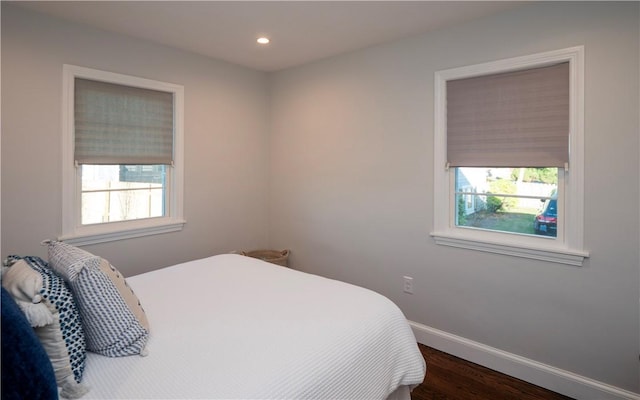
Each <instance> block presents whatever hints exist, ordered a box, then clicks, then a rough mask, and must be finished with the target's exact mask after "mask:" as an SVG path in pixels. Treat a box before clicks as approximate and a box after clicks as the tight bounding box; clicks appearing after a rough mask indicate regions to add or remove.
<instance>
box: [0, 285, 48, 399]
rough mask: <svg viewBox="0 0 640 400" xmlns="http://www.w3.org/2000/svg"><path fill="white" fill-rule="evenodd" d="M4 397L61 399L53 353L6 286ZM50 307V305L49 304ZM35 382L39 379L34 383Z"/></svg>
mask: <svg viewBox="0 0 640 400" xmlns="http://www.w3.org/2000/svg"><path fill="white" fill-rule="evenodd" d="M0 306H1V307H2V341H1V342H2V352H1V354H2V386H1V387H2V394H1V396H2V398H3V399H4V400H21V399H57V398H58V386H57V385H56V376H55V374H54V373H53V367H52V365H51V361H49V357H48V356H47V353H46V352H45V350H44V348H43V347H42V344H41V343H40V340H38V337H37V336H36V334H35V333H34V332H33V329H32V328H31V325H30V324H29V322H28V321H27V319H26V318H25V315H24V314H23V313H22V311H21V310H20V308H18V305H17V304H16V302H15V301H14V300H13V297H11V295H10V294H9V292H7V291H6V290H5V289H4V288H2V296H1V297H0ZM45 308H46V307H45ZM34 382H38V384H37V385H34V384H33V383H34Z"/></svg>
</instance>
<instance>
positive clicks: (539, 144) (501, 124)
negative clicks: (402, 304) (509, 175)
mask: <svg viewBox="0 0 640 400" xmlns="http://www.w3.org/2000/svg"><path fill="white" fill-rule="evenodd" d="M447 158H448V160H447V161H448V162H449V165H451V166H461V167H564V165H565V163H567V162H569V63H568V62H565V63H561V64H556V65H553V66H549V67H541V68H534V69H528V70H523V71H516V72H508V73H500V74H493V75H485V76H480V77H474V78H467V79H457V80H451V81H448V82H447Z"/></svg>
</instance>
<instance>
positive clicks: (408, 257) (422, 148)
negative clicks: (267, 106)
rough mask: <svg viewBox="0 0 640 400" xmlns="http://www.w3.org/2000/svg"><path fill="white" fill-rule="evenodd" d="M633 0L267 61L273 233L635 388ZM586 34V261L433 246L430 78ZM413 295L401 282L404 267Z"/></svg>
mask: <svg viewBox="0 0 640 400" xmlns="http://www.w3.org/2000/svg"><path fill="white" fill-rule="evenodd" d="M638 10H639V8H638V3H611V2H609V3H556V2H548V3H540V4H534V5H526V6H524V7H523V8H519V9H515V10H511V11H509V12H507V13H504V14H501V15H497V16H493V17H489V18H486V19H481V20H476V21H472V22H468V23H465V24H463V25H459V26H457V27H454V28H450V29H446V30H442V31H438V32H433V33H429V34H425V35H423V36H420V37H415V38H410V39H406V40H401V41H397V42H393V43H390V44H388V45H381V46H377V47H374V48H369V49H366V50H363V51H359V52H355V53H351V54H347V55H343V56H340V57H335V58H331V59H327V60H324V61H321V62H317V63H313V64H310V65H306V66H303V67H300V68H296V69H291V70H285V71H282V72H279V73H276V74H274V75H272V76H271V84H272V89H271V95H272V99H271V107H272V122H271V140H270V149H271V151H270V154H271V161H270V166H271V177H272V180H271V184H270V196H269V198H270V208H269V210H270V213H269V215H270V244H271V246H273V247H275V248H281V247H282V248H285V247H286V248H291V249H292V259H291V262H292V264H293V265H294V267H296V268H299V269H302V270H305V271H309V272H313V273H317V274H320V275H325V276H328V277H333V278H337V279H340V280H344V281H347V282H352V283H355V284H357V285H362V286H365V287H368V288H371V289H374V290H376V291H378V292H380V293H383V294H385V295H387V296H388V297H389V298H391V299H392V300H393V301H395V302H396V303H397V304H398V305H399V306H400V307H401V308H402V309H403V311H404V312H405V314H406V316H407V317H408V318H409V319H410V320H413V321H416V322H419V323H422V324H424V325H427V326H430V327H433V328H437V329H440V330H442V331H445V332H449V333H452V334H456V335H459V336H462V337H465V338H468V339H471V340H474V341H477V342H480V343H483V344H486V345H489V346H493V347H496V348H499V349H501V350H505V351H508V352H511V353H515V354H517V355H521V356H524V357H527V358H530V359H534V360H537V361H540V362H543V363H546V364H549V365H552V366H555V367H558V368H561V369H564V370H568V371H571V372H574V373H577V374H580V375H583V376H586V377H589V378H592V379H595V380H598V381H601V382H605V383H608V384H611V385H614V386H617V387H620V388H624V389H627V390H630V391H634V392H640V387H639V381H638V379H639V378H638V377H639V375H640V370H639V364H638V354H639V348H638V345H639V343H638V341H639V337H640V332H639V325H640V324H639V320H638V319H639V314H640V310H639V305H638V299H639V297H640V290H639V282H640V277H639V257H638V244H639V233H638V231H639V219H638V217H639V215H638V204H639V197H638V177H637V174H638V171H639V165H638V148H639V140H638V131H639V122H638V110H639V100H638V89H639V87H638V71H639V64H638V56H639V54H638V47H639V39H638V37H639V28H638V26H639V18H638V15H639V13H638ZM576 45H584V46H585V55H586V67H585V70H586V72H585V75H586V87H585V93H586V95H585V104H586V105H585V108H586V112H585V115H586V117H585V223H584V228H585V231H584V238H585V246H586V249H587V250H589V251H590V253H591V257H590V259H588V260H587V261H586V262H585V264H584V266H583V267H572V266H567V265H560V264H553V263H546V262H537V261H533V260H527V259H521V258H514V257H509V256H501V255H493V254H488V253H481V252H476V251H470V250H463V249H455V248H450V247H443V246H437V245H435V244H434V241H433V239H432V238H431V237H430V236H429V233H430V230H431V228H432V224H433V212H434V211H433V196H432V183H433V178H432V176H433V163H432V160H433V79H434V72H435V71H437V70H441V69H447V68H453V67H459V66H464V65H471V64H477V63H481V62H486V61H493V60H497V59H502V58H509V57H515V56H520V55H527V54H532V53H537V52H543V51H548V50H554V49H560V48H566V47H571V46H576ZM403 275H410V276H412V277H413V278H414V292H415V293H414V294H413V295H407V294H403V293H402V276H403Z"/></svg>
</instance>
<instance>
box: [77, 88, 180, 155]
mask: <svg viewBox="0 0 640 400" xmlns="http://www.w3.org/2000/svg"><path fill="white" fill-rule="evenodd" d="M74 98H75V118H74V122H75V152H74V156H75V160H76V162H77V163H79V164H165V165H168V164H171V163H172V161H173V126H174V123H173V93H169V92H162V91H157V90H151V89H143V88H137V87H130V86H124V85H118V84H114V83H107V82H99V81H93V80H88V79H82V78H76V79H75V90H74Z"/></svg>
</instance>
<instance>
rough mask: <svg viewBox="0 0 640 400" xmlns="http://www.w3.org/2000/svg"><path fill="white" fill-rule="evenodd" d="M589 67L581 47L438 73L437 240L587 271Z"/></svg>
mask: <svg viewBox="0 0 640 400" xmlns="http://www.w3.org/2000/svg"><path fill="white" fill-rule="evenodd" d="M583 65H584V48H583V47H574V48H569V49H562V50H557V51H551V52H546V53H540V54H534V55H530V56H524V57H517V58H513V59H506V60H499V61H496V62H490V63H485V64H479V65H473V66H468V67H461V68H454V69H449V70H443V71H438V72H436V74H435V115H434V120H435V126H434V128H435V131H434V138H435V143H434V149H435V152H434V168H435V175H434V178H435V179H434V188H433V193H434V206H435V208H434V229H433V231H432V234H431V235H432V236H433V237H434V239H435V241H436V243H437V244H440V245H447V246H454V247H460V248H466V249H473V250H478V251H486V252H492V253H499V254H506V255H510V256H519V257H525V258H533V259H539V260H546V261H552V262H557V263H564V264H571V265H582V262H583V260H584V258H585V257H588V253H587V252H586V251H585V250H584V249H583V243H582V240H583V237H582V226H583V108H584V100H583V86H584V83H583V80H584V78H583V70H584V66H583ZM569 150H570V151H569Z"/></svg>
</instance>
